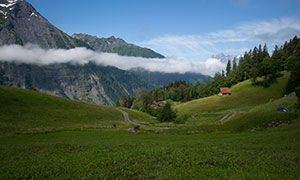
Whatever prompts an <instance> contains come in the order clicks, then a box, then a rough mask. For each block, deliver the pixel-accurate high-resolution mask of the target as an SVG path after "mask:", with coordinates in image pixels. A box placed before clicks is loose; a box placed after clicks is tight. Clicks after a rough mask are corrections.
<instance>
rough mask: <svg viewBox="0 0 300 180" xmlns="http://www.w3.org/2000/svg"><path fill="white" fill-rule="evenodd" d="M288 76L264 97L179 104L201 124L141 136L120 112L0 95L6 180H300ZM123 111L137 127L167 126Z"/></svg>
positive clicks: (26, 94) (0, 175) (27, 94)
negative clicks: (286, 88) (285, 91)
mask: <svg viewBox="0 0 300 180" xmlns="http://www.w3.org/2000/svg"><path fill="white" fill-rule="evenodd" d="M287 76H288V74H285V75H284V76H282V77H281V78H280V79H279V80H278V81H277V83H276V84H273V85H272V86H271V87H270V88H268V89H264V90H262V91H263V92H262V93H258V92H260V90H258V89H260V87H252V86H251V85H250V82H248V81H246V82H243V83H241V84H238V85H237V86H234V87H233V88H232V89H231V90H232V93H233V95H232V96H229V97H219V96H213V97H208V98H204V100H203V99H200V100H195V101H192V102H190V103H185V104H182V105H178V106H177V107H176V108H177V110H178V112H179V113H187V112H189V113H195V111H196V110H197V112H196V113H197V114H198V115H199V116H198V117H197V118H190V119H189V120H188V122H187V123H186V124H184V125H181V126H180V127H179V128H177V129H172V130H153V129H149V128H141V131H140V132H139V133H138V134H130V133H128V132H127V130H126V128H127V127H130V126H131V125H130V124H128V123H127V122H125V121H124V120H123V117H122V114H121V113H120V112H119V111H118V110H117V109H116V107H105V106H98V105H93V104H88V103H82V102H78V101H70V100H66V99H61V98H57V97H53V96H48V95H44V94H41V93H38V92H35V91H29V90H23V89H18V88H11V87H3V86H0V125H1V126H0V127H1V128H0V179H5V180H6V179H122V180H123V179H180V180H181V179H271V180H274V179H299V177H300V171H299V169H300V133H299V132H300V119H299V118H298V116H297V113H296V112H295V111H292V112H288V113H284V112H277V111H276V108H277V107H278V106H283V107H294V106H295V103H296V100H297V99H296V96H295V94H290V95H288V96H285V97H281V95H282V93H283V90H282V89H283V88H284V86H285V84H286V80H287ZM247 91H249V92H247ZM275 91H276V92H275ZM241 92H243V93H241ZM245 93H248V94H249V96H251V97H252V98H250V99H246V100H245V99H243V98H247V97H245V95H244V94H245ZM251 93H252V94H251ZM255 94H256V95H257V96H258V97H256V96H255ZM271 97H273V98H275V99H276V100H275V101H274V102H269V98H271ZM210 99H212V101H211V102H207V100H210ZM224 99H225V100H226V99H227V100H226V102H227V101H229V103H228V104H229V105H228V106H225V105H224V102H225V100H224ZM238 99H240V104H239V101H238ZM247 101H249V102H247ZM187 107H190V108H191V109H194V110H191V111H190V110H189V109H188V108H187ZM199 107H201V108H200V109H198V108H199ZM212 107H214V108H213V109H209V108H212ZM202 108H203V109H202ZM123 110H125V111H126V112H127V113H128V114H129V117H130V118H131V120H133V121H136V122H140V123H143V124H148V125H156V124H158V122H157V120H156V119H154V118H153V117H151V116H149V115H147V114H145V113H141V112H136V111H132V110H128V109H123ZM237 110H238V113H237V114H236V115H235V116H233V117H232V118H229V119H226V120H224V121H222V122H217V121H218V120H219V119H221V118H222V117H223V116H224V115H226V114H227V113H228V112H231V111H237ZM276 123H278V124H276ZM113 124H117V128H113ZM158 125H159V124H158Z"/></svg>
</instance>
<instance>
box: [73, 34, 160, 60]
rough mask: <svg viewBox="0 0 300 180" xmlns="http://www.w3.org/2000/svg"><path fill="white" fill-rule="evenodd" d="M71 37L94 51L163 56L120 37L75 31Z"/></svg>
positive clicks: (150, 56)
mask: <svg viewBox="0 0 300 180" xmlns="http://www.w3.org/2000/svg"><path fill="white" fill-rule="evenodd" d="M72 37H73V38H75V39H78V40H81V41H83V42H85V43H86V44H88V45H89V46H91V47H92V48H93V49H94V50H95V51H98V52H108V53H116V54H119V55H120V56H133V57H143V58H160V59H161V58H165V57H164V56H163V55H161V54H159V53H157V52H155V51H153V50H151V49H149V48H144V47H139V46H137V45H134V44H130V43H127V42H126V41H125V40H123V39H121V38H116V37H114V36H111V37H109V38H99V37H97V36H92V35H88V34H84V33H75V34H73V35H72Z"/></svg>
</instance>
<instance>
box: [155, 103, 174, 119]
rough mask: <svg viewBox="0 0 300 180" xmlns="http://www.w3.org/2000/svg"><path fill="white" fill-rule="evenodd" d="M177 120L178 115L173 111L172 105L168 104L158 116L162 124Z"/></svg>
mask: <svg viewBox="0 0 300 180" xmlns="http://www.w3.org/2000/svg"><path fill="white" fill-rule="evenodd" d="M174 118H176V113H175V112H174V111H172V109H171V105H170V104H169V103H167V104H166V105H165V106H164V107H163V108H162V110H161V112H160V113H159V114H158V116H157V119H158V120H159V121H160V122H171V121H173V120H174Z"/></svg>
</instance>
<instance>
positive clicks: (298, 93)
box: [295, 87, 300, 110]
mask: <svg viewBox="0 0 300 180" xmlns="http://www.w3.org/2000/svg"><path fill="white" fill-rule="evenodd" d="M295 92H296V95H297V97H298V110H300V87H297V88H296V89H295Z"/></svg>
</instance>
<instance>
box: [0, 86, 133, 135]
mask: <svg viewBox="0 0 300 180" xmlns="http://www.w3.org/2000/svg"><path fill="white" fill-rule="evenodd" d="M113 124H117V126H118V127H119V126H124V125H128V124H127V123H126V122H125V121H124V119H123V117H122V114H121V113H120V112H119V111H117V110H116V109H114V108H112V107H108V106H99V105H93V104H89V103H83V102H79V101H72V100H67V99H63V98H59V97H55V96H50V95H46V94H43V93H40V92H36V91H32V90H26V89H21V88H14V87H5V86H0V127H1V128H0V132H1V133H5V132H25V133H26V132H45V131H46V132H47V131H55V130H68V129H88V128H92V129H94V128H112V127H113Z"/></svg>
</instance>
